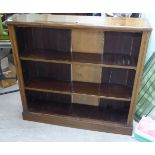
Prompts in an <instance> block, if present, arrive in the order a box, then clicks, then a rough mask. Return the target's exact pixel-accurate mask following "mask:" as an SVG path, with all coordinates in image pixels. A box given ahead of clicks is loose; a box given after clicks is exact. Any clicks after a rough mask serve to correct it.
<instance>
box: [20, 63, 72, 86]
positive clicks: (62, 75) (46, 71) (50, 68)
mask: <svg viewBox="0 0 155 155" xmlns="http://www.w3.org/2000/svg"><path fill="white" fill-rule="evenodd" d="M21 65H22V71H23V77H24V82H25V85H27V84H28V83H31V81H32V80H35V79H36V80H37V79H42V80H43V81H44V82H45V81H46V80H47V81H60V82H61V81H62V82H70V81H71V65H70V64H59V63H44V62H36V61H35V62H34V61H24V60H23V61H21Z"/></svg>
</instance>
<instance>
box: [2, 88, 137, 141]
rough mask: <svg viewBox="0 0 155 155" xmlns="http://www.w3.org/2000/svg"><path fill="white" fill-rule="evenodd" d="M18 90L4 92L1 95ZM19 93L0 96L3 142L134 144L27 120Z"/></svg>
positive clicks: (108, 135) (123, 138)
mask: <svg viewBox="0 0 155 155" xmlns="http://www.w3.org/2000/svg"><path fill="white" fill-rule="evenodd" d="M16 88H18V85H15V86H12V87H9V88H7V89H1V88H0V93H2V92H4V91H7V90H12V89H16ZM21 113H22V106H21V100H20V94H19V92H16V93H12V94H6V95H1V96H0V141H14V142H15V141H20V142H27V141H28V142H30V141H37V142H38V141H42V142H46V141H59V142H60V141H61V142H62V141H64V142H66V141H81V142H83V141H85V142H89V141H90V142H135V141H136V140H135V139H134V138H133V137H131V136H126V135H119V134H111V133H105V132H97V131H88V130H82V129H75V128H69V127H62V126H56V125H50V124H44V123H36V122H30V121H24V120H23V119H22V115H21Z"/></svg>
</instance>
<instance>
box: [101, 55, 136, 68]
mask: <svg viewBox="0 0 155 155" xmlns="http://www.w3.org/2000/svg"><path fill="white" fill-rule="evenodd" d="M136 64H137V59H136V58H135V57H133V56H129V55H123V54H114V53H111V54H110V53H104V54H103V60H102V65H103V66H104V67H105V66H106V65H107V66H109V67H114V68H124V69H136Z"/></svg>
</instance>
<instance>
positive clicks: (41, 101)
mask: <svg viewBox="0 0 155 155" xmlns="http://www.w3.org/2000/svg"><path fill="white" fill-rule="evenodd" d="M8 28H9V34H10V39H11V42H12V48H13V55H14V60H15V64H16V69H17V74H18V81H19V88H20V93H21V99H22V104H23V119H25V120H30V121H37V122H43V123H51V124H57V125H63V126H69V127H77V128H83V129H91V130H98V131H106V132H113V133H121V134H131V133H132V122H133V116H134V111H135V106H136V98H137V94H138V89H139V86H140V82H141V76H142V72H143V65H144V60H145V54H146V51H147V45H148V40H149V36H150V33H151V30H152V29H151V27H150V26H149V23H148V22H147V20H146V19H140V18H139V19H134V18H111V17H107V18H103V17H86V16H85V17H82V16H67V15H48V14H42V15H38V14H16V15H14V16H12V17H11V18H10V19H9V20H8Z"/></svg>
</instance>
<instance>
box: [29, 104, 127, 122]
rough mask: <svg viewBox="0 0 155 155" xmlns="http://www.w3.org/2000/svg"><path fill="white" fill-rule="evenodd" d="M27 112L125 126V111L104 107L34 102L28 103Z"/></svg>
mask: <svg viewBox="0 0 155 155" xmlns="http://www.w3.org/2000/svg"><path fill="white" fill-rule="evenodd" d="M29 111H30V112H35V113H42V114H50V115H53V114H57V115H66V116H72V117H75V118H77V119H78V118H80V119H82V118H88V119H94V120H102V121H108V122H116V123H120V124H126V121H127V114H128V112H127V111H126V109H120V110H115V109H109V108H105V107H95V106H90V105H80V104H75V103H72V104H71V103H60V102H45V101H35V102H30V103H29Z"/></svg>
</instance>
